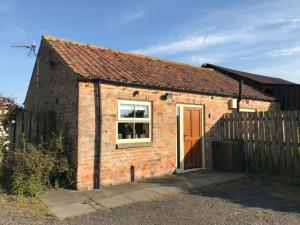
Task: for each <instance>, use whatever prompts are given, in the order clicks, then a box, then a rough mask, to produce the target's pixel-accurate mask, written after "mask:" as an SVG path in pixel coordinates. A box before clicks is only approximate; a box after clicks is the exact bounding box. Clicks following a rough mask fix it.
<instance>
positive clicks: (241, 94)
mask: <svg viewBox="0 0 300 225" xmlns="http://www.w3.org/2000/svg"><path fill="white" fill-rule="evenodd" d="M243 86H244V80H240V85H239V98H238V101H237V111H238V112H240V109H241V106H240V103H241V101H242V99H243Z"/></svg>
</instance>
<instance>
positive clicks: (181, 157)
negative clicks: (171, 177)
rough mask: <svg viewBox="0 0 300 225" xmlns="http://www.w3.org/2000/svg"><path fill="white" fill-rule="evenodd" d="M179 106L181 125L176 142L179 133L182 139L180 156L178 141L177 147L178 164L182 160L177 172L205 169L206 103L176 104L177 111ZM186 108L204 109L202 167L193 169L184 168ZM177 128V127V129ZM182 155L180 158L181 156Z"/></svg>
mask: <svg viewBox="0 0 300 225" xmlns="http://www.w3.org/2000/svg"><path fill="white" fill-rule="evenodd" d="M177 107H179V116H180V117H179V126H180V129H179V130H180V133H179V134H178V133H177V132H176V142H177V138H178V135H179V140H180V146H179V148H180V156H178V153H177V152H178V151H177V150H178V149H177V148H178V143H177V145H176V146H177V148H176V165H178V160H179V162H180V164H179V165H180V168H177V169H176V172H177V173H184V172H191V171H195V170H201V169H205V168H206V167H205V117H204V116H205V112H204V105H191V104H176V112H177ZM184 108H200V109H202V110H201V111H202V115H201V116H202V121H201V122H202V135H203V137H202V167H199V168H193V169H184V134H183V133H184ZM177 126H178V124H177ZM176 130H177V129H176ZM179 157H180V158H179Z"/></svg>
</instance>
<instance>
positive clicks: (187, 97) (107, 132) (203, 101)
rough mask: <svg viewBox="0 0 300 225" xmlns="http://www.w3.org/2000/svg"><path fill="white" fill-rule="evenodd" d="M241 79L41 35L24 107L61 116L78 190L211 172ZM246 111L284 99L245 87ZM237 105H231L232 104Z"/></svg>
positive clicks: (266, 107) (59, 121)
mask: <svg viewBox="0 0 300 225" xmlns="http://www.w3.org/2000/svg"><path fill="white" fill-rule="evenodd" d="M238 97H239V82H238V81H236V80H235V79H233V78H231V77H229V76H227V75H224V74H222V73H221V72H218V71H217V70H214V69H207V68H200V67H194V66H191V65H187V64H183V63H177V62H170V61H165V60H160V59H156V58H152V57H147V56H142V55H137V54H133V53H125V52H120V51H116V50H111V49H106V48H101V47H97V46H92V45H87V44H83V43H78V42H73V41H69V40H64V39H59V38H55V37H50V36H43V37H42V40H41V45H40V49H39V53H38V57H37V61H36V64H35V67H34V70H33V75H32V78H31V82H30V85H29V88H28V92H27V96H26V99H25V103H24V105H25V108H27V109H29V110H35V111H46V110H51V111H55V112H56V113H57V127H59V128H60V129H62V130H63V132H64V134H65V136H66V140H67V142H68V146H69V148H70V151H72V153H73V154H72V155H73V163H74V167H75V168H76V188H77V189H78V190H82V189H92V188H97V187H99V185H110V184H117V183H122V182H130V178H131V173H130V172H131V168H132V166H133V167H134V171H135V177H136V179H143V178H145V177H152V176H161V175H164V174H170V173H174V172H186V171H192V170H198V169H206V170H211V169H212V150H211V142H212V140H214V138H215V136H214V132H213V130H214V125H215V124H216V123H217V121H218V120H219V118H220V117H221V116H222V115H223V114H224V113H227V112H231V111H232V110H235V109H234V108H235V107H234V105H235V104H232V103H234V102H236V99H237V98H238ZM242 98H243V99H242V100H241V102H240V107H241V110H244V111H267V110H270V109H273V108H277V107H279V104H278V103H277V102H276V101H275V100H274V98H273V97H270V96H268V95H266V94H264V93H262V92H259V91H257V90H256V89H254V88H252V87H250V86H248V85H244V86H243V96H242ZM230 103H231V104H230Z"/></svg>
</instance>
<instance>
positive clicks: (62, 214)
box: [51, 202, 96, 220]
mask: <svg viewBox="0 0 300 225" xmlns="http://www.w3.org/2000/svg"><path fill="white" fill-rule="evenodd" d="M51 211H52V212H53V213H54V214H55V216H56V217H57V218H58V219H59V220H63V219H66V218H68V217H73V216H80V215H83V214H87V213H91V212H95V211H96V209H95V208H94V207H92V206H90V205H89V204H85V203H80V202H77V203H72V204H67V205H58V206H54V207H51Z"/></svg>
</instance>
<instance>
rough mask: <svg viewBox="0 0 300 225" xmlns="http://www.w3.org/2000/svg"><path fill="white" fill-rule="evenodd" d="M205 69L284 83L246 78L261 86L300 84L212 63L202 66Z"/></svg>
mask: <svg viewBox="0 0 300 225" xmlns="http://www.w3.org/2000/svg"><path fill="white" fill-rule="evenodd" d="M202 67H203V68H207V69H208V68H211V69H215V70H217V71H219V72H222V73H224V72H227V73H231V74H234V75H236V76H240V77H244V76H243V75H241V74H239V73H246V74H247V75H254V76H258V77H262V78H264V79H276V80H280V81H282V83H278V82H277V83H272V82H269V83H263V82H260V81H257V80H256V79H255V78H253V79H251V78H248V77H244V78H245V79H248V80H252V81H254V82H257V83H261V84H269V85H292V86H298V85H299V84H296V83H293V82H291V81H288V80H284V79H282V78H279V77H272V76H266V75H261V74H254V73H249V72H245V71H240V70H235V69H231V68H226V67H222V66H217V65H214V64H210V63H204V64H203V65H202Z"/></svg>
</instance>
